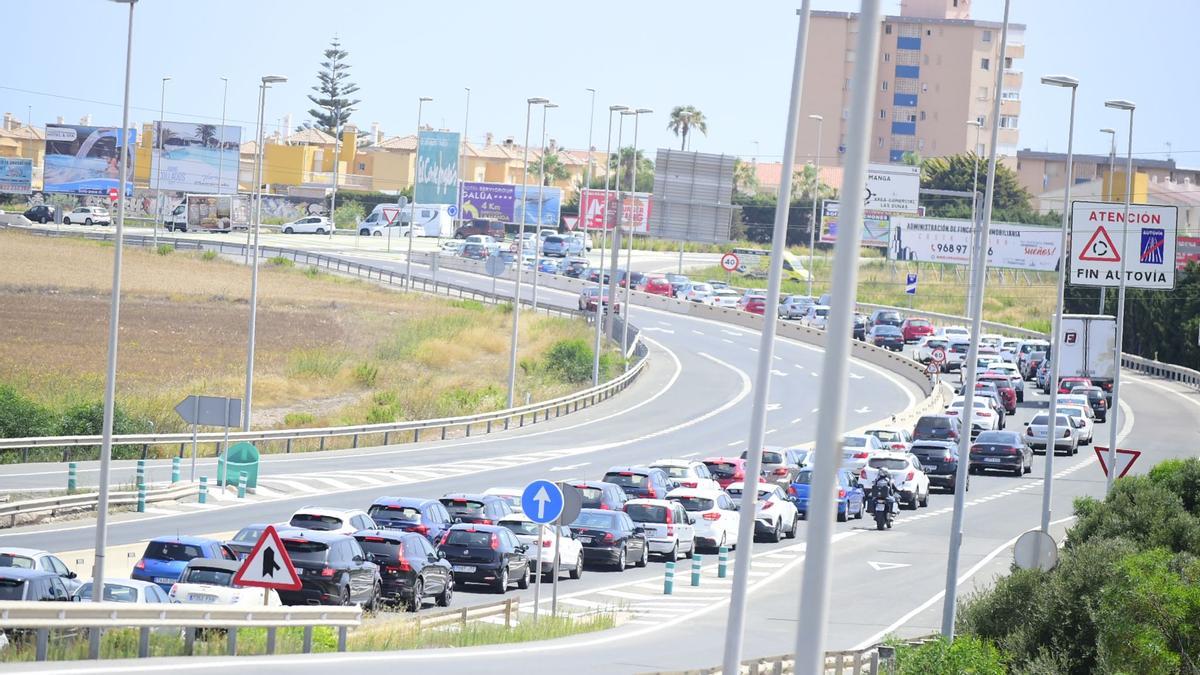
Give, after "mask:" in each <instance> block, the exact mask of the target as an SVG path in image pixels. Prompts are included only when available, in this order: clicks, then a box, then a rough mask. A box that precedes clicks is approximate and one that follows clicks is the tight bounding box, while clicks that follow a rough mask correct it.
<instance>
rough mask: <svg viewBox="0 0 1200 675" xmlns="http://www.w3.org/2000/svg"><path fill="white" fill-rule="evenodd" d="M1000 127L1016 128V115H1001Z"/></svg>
mask: <svg viewBox="0 0 1200 675" xmlns="http://www.w3.org/2000/svg"><path fill="white" fill-rule="evenodd" d="M1000 128H1001V129H1016V128H1017V118H1016V116H1015V115H1001V116H1000Z"/></svg>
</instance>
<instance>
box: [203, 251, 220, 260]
mask: <svg viewBox="0 0 1200 675" xmlns="http://www.w3.org/2000/svg"><path fill="white" fill-rule="evenodd" d="M200 259H201V260H216V259H217V252H216V251H211V250H210V251H205V252H204V253H201V254H200Z"/></svg>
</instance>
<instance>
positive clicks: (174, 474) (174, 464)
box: [171, 457, 179, 485]
mask: <svg viewBox="0 0 1200 675" xmlns="http://www.w3.org/2000/svg"><path fill="white" fill-rule="evenodd" d="M178 482H179V458H178V457H172V458H171V485H174V484H176V483H178Z"/></svg>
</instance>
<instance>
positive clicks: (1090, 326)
mask: <svg viewBox="0 0 1200 675" xmlns="http://www.w3.org/2000/svg"><path fill="white" fill-rule="evenodd" d="M1116 341H1117V320H1116V319H1115V318H1114V317H1111V316H1102V315H1095V314H1064V315H1063V317H1062V340H1061V341H1060V343H1059V345H1058V350H1057V352H1058V353H1051V355H1050V358H1052V359H1061V363H1060V364H1059V373H1058V374H1059V377H1086V378H1088V379H1090V380H1091V381H1092V384H1094V385H1095V386H1097V387H1101V388H1103V389H1104V390H1105V391H1106V392H1109V395H1110V396H1111V393H1112V385H1113V378H1114V377H1116V374H1117V360H1116V354H1114V347H1115V345H1116Z"/></svg>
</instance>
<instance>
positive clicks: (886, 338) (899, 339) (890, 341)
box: [867, 323, 904, 352]
mask: <svg viewBox="0 0 1200 675" xmlns="http://www.w3.org/2000/svg"><path fill="white" fill-rule="evenodd" d="M867 342H869V343H870V344H873V345H875V346H876V347H879V348H881V349H887V350H889V351H893V352H902V351H904V334H903V333H901V332H900V329H899V328H897V327H895V326H893V325H891V324H887V323H881V324H876V325H874V326H871V327H870V328H869V329H867Z"/></svg>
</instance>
